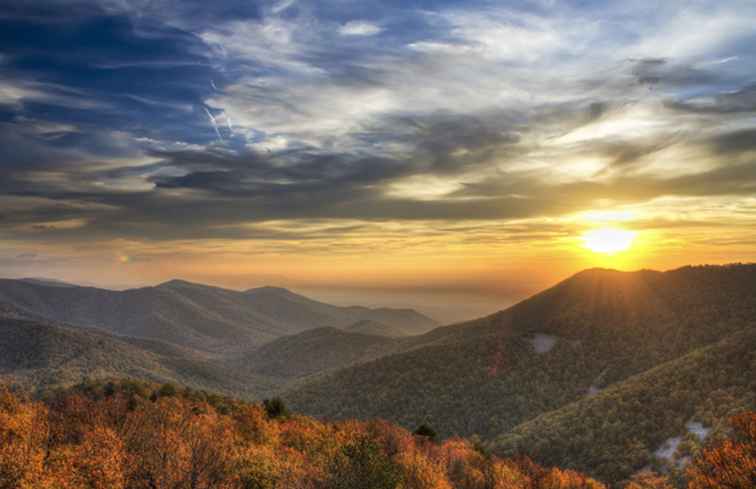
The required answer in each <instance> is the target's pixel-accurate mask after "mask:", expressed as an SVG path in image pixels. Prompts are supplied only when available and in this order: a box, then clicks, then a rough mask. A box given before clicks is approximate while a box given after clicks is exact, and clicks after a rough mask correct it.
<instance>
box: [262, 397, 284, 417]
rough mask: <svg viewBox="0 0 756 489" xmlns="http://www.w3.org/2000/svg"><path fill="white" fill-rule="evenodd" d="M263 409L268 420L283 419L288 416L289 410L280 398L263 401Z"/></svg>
mask: <svg viewBox="0 0 756 489" xmlns="http://www.w3.org/2000/svg"><path fill="white" fill-rule="evenodd" d="M263 407H264V408H265V413H266V414H267V415H268V418H270V419H276V418H285V417H287V416H289V409H288V408H287V407H286V404H284V402H283V400H282V399H281V398H280V397H274V398H273V399H265V400H264V401H263Z"/></svg>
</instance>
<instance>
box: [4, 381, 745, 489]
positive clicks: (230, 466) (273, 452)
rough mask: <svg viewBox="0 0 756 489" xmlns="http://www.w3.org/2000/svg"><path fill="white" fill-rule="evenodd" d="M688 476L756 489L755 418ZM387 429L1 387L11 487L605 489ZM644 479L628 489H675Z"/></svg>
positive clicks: (702, 484) (187, 401)
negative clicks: (34, 395)
mask: <svg viewBox="0 0 756 489" xmlns="http://www.w3.org/2000/svg"><path fill="white" fill-rule="evenodd" d="M732 426H733V429H732V430H731V431H730V432H729V435H730V436H729V437H728V438H727V439H725V440H722V441H718V442H717V443H716V444H713V445H712V446H711V447H708V448H707V449H706V450H704V451H703V452H702V454H701V455H700V456H699V457H697V458H696V459H695V460H694V461H693V462H692V463H691V465H690V467H689V469H688V471H687V478H688V481H687V486H688V488H689V489H721V488H729V489H749V488H751V487H753V486H752V485H750V486H749V485H748V484H752V483H753V481H754V474H755V473H756V472H754V469H756V413H753V412H751V413H742V414H740V415H738V416H737V417H735V418H733V419H732ZM429 433H432V428H430V427H428V426H424V427H420V429H418V430H417V431H416V433H415V434H413V433H411V432H409V431H407V430H405V429H402V428H400V427H397V426H395V425H392V424H390V423H388V422H384V421H377V420H376V421H370V422H358V421H342V422H336V423H327V422H321V421H317V420H315V419H312V418H308V417H304V416H299V415H292V414H290V413H288V411H287V410H286V408H285V406H284V405H283V404H282V402H281V401H280V400H279V399H272V400H269V401H267V402H265V403H263V404H251V403H247V402H242V401H237V400H233V399H230V398H225V397H220V396H217V395H212V394H207V393H204V392H201V391H194V390H191V389H182V388H176V387H174V386H173V385H170V384H166V385H163V386H158V385H150V384H145V383H138V382H132V381H119V382H118V383H113V382H108V383H104V384H103V383H100V384H83V385H80V386H78V387H76V388H72V389H67V390H63V391H57V392H52V393H48V395H47V396H46V397H45V399H44V400H32V399H29V398H28V397H26V396H25V395H23V394H19V393H14V392H12V391H11V390H9V389H7V388H3V389H2V390H0V489H43V488H44V489H142V488H144V489H148V488H150V489H184V488H186V489H211V488H216V489H226V488H227V489H275V488H281V489H300V488H301V489H340V488H344V489H353V488H358V487H359V488H365V489H384V488H385V489H447V488H448V489H452V488H455V489H605V488H606V487H607V486H605V485H604V484H602V483H601V482H599V481H596V480H594V479H591V478H589V477H586V476H584V475H582V474H580V473H578V472H575V471H572V470H565V469H560V468H545V467H541V466H539V465H537V464H535V463H533V462H531V461H530V460H528V459H527V458H518V459H501V458H498V457H496V456H493V455H491V454H490V453H488V452H486V451H485V450H484V449H483V448H481V446H480V445H478V444H476V443H474V442H471V441H467V440H463V439H459V438H452V439H448V440H445V441H444V442H442V443H435V442H434V441H432V438H433V437H432V436H430V435H429ZM670 487H671V486H670V484H669V481H668V480H667V479H666V478H665V477H663V476H660V475H658V474H653V473H651V472H648V471H643V472H640V473H638V474H636V476H635V477H634V478H633V479H632V480H631V481H629V482H628V483H627V485H626V486H625V488H626V489H668V488H670Z"/></svg>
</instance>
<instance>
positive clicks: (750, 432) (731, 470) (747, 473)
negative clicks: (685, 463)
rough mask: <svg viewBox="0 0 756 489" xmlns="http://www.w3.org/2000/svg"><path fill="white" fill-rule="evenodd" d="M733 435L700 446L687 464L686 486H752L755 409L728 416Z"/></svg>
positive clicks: (705, 488) (755, 476) (714, 488)
mask: <svg viewBox="0 0 756 489" xmlns="http://www.w3.org/2000/svg"><path fill="white" fill-rule="evenodd" d="M730 424H731V425H732V427H733V429H734V433H733V435H734V436H733V438H731V439H728V440H724V441H723V442H722V443H720V444H718V445H716V446H714V447H711V448H707V449H705V450H703V452H702V453H701V454H700V455H699V456H698V457H696V459H695V460H694V462H693V464H691V466H690V467H689V468H688V478H689V482H688V489H752V488H754V487H756V412H747V413H742V414H740V415H737V416H735V417H733V418H731V420H730Z"/></svg>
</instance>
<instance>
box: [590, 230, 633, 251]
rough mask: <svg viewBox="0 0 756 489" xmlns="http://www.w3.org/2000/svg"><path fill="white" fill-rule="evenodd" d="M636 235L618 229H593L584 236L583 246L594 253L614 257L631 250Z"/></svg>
mask: <svg viewBox="0 0 756 489" xmlns="http://www.w3.org/2000/svg"><path fill="white" fill-rule="evenodd" d="M636 234H637V233H636V232H635V231H628V230H626V229H618V228H601V229H592V230H590V231H587V232H586V233H584V234H583V245H584V246H585V247H586V248H588V249H589V250H591V251H593V252H594V253H605V254H608V255H612V254H614V253H619V252H621V251H626V250H628V249H630V247H631V246H632V245H633V240H634V239H635V235H636Z"/></svg>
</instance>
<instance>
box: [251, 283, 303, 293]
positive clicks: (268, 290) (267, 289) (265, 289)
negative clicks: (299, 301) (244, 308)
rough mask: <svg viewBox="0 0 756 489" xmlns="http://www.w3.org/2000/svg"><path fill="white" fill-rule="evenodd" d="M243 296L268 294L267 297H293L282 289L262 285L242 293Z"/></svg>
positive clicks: (287, 290)
mask: <svg viewBox="0 0 756 489" xmlns="http://www.w3.org/2000/svg"><path fill="white" fill-rule="evenodd" d="M244 293H245V294H269V295H294V292H292V291H290V290H289V289H285V288H283V287H275V286H272V285H264V286H262V287H253V288H251V289H247V290H245V291H244Z"/></svg>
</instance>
